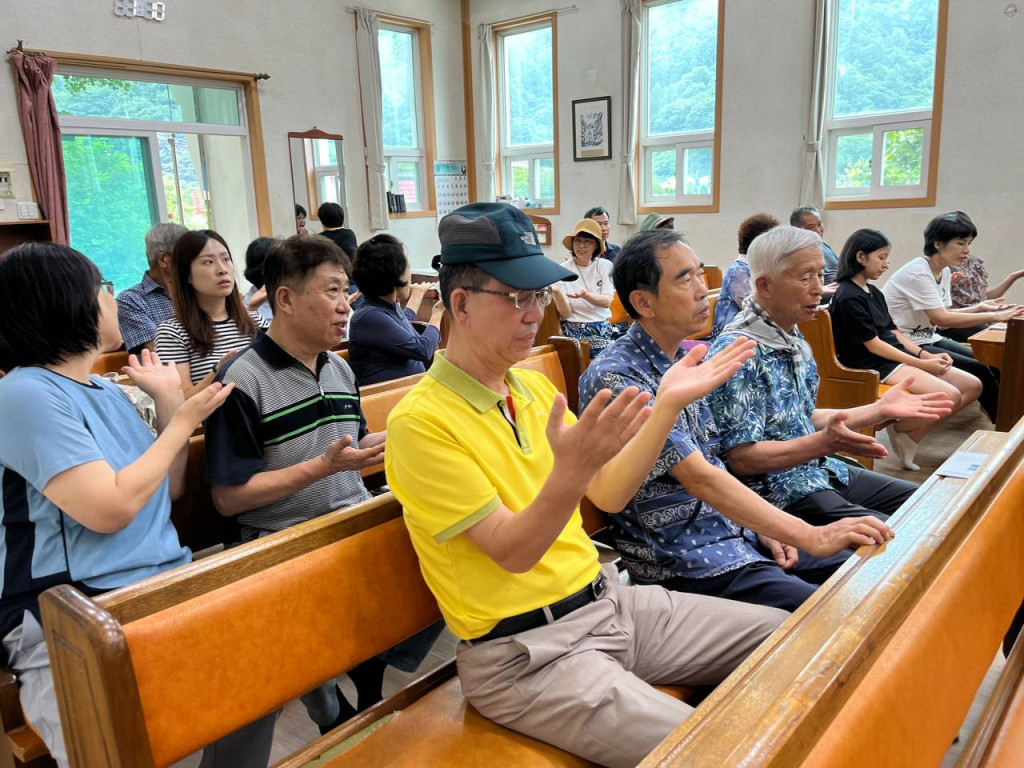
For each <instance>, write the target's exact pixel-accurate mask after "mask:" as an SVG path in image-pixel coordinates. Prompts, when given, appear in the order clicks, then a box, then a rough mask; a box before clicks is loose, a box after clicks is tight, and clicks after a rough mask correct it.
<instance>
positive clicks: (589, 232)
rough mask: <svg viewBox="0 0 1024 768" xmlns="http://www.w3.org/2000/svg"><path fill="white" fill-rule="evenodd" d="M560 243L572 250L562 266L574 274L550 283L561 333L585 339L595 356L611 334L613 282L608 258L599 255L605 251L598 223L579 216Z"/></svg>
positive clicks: (610, 338) (604, 345) (581, 339)
mask: <svg viewBox="0 0 1024 768" xmlns="http://www.w3.org/2000/svg"><path fill="white" fill-rule="evenodd" d="M562 245H564V246H565V248H566V249H567V250H568V251H569V253H571V254H572V256H571V258H568V259H566V260H565V261H564V262H562V266H563V267H565V268H566V269H568V270H569V271H570V272H573V273H574V274H575V275H577V280H576V281H571V282H568V283H562V282H557V283H555V284H554V285H553V286H552V288H554V290H555V293H554V298H555V307H556V309H558V314H559V315H560V316H561V318H562V333H564V334H565V335H566V336H569V337H571V338H574V339H579V340H580V341H585V342H587V343H588V344H589V345H590V355H591V357H597V355H599V354H600V353H601V350H603V349H604V348H605V347H607V346H608V344H609V343H611V341H612V339H613V338H614V337H613V335H612V324H611V323H610V322H609V321H610V320H611V316H612V312H611V309H610V307H611V305H612V297H613V296H614V295H615V286H614V285H613V284H612V269H611V266H612V265H611V262H610V261H608V260H607V259H601V258H598V257H599V256H600V255H601V254H602V253H604V240H602V239H601V226H600V225H599V224H598V223H597V222H596V221H594V220H593V219H581V220H580V221H578V222H576V226H575V227H573V231H572V233H571V234H568V235H566V236H565V237H564V238H562Z"/></svg>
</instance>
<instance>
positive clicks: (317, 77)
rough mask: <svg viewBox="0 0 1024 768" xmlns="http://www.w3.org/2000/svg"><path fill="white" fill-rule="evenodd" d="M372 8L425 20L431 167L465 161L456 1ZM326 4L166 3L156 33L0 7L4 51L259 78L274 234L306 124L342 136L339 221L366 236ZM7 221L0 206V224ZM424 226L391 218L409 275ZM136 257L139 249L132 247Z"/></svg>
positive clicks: (354, 117)
mask: <svg viewBox="0 0 1024 768" xmlns="http://www.w3.org/2000/svg"><path fill="white" fill-rule="evenodd" d="M367 5H372V6H373V7H376V8H377V9H378V10H383V11H387V12H389V13H393V14H398V15H404V16H409V17H414V18H417V19H421V20H424V21H429V22H433V27H432V30H431V37H432V48H433V65H434V67H433V69H434V71H433V84H434V98H435V103H436V105H437V112H438V115H437V126H436V129H437V154H438V158H439V159H464V158H465V156H466V151H465V128H464V121H463V108H462V104H463V95H462V58H461V51H462V48H461V39H462V38H461V27H460V16H459V3H458V1H457V0H377V2H375V3H367ZM345 7H346V4H344V3H341V2H327V1H326V0H305V1H303V2H298V0H288V1H287V2H273V3H259V4H254V3H248V2H244V1H243V0H222V2H219V3H212V2H208V0H206V1H204V0H175V2H172V3H168V8H167V18H166V20H165V21H163V22H161V23H156V22H152V21H144V20H142V19H132V20H126V19H122V18H118V17H116V16H114V15H113V4H112V3H110V2H109V1H108V0H55V1H54V2H46V3H36V2H26V1H24V0H21V1H19V2H14V1H13V0H4V2H3V4H2V9H0V17H2V18H3V24H2V28H3V31H4V39H3V40H2V41H0V43H2V44H3V45H4V46H5V48H6V47H10V46H11V45H13V44H14V43H15V41H16V39H18V38H22V39H24V41H25V46H26V47H28V48H35V49H48V50H57V51H65V52H72V53H90V54H98V55H105V56H115V57H123V58H136V59H141V60H146V61H155V62H162V63H171V64H184V65H188V66H195V67H209V68H215V69H227V70H235V71H242V72H266V73H268V74H269V75H270V79H269V80H264V81H261V82H260V85H259V90H260V106H261V112H262V118H263V136H264V149H265V152H266V160H267V180H268V184H269V189H270V198H271V215H272V220H273V227H274V233H275V234H281V235H288V234H291V233H293V232H294V212H293V208H292V206H293V201H292V192H291V179H290V168H289V160H288V140H287V133H288V131H304V130H308V129H310V128H312V127H313V126H314V125H316V126H318V127H319V128H320V129H322V130H325V131H329V132H332V133H340V134H342V135H343V136H344V137H345V166H346V173H347V179H346V187H347V190H346V191H347V195H348V203H349V205H348V211H347V221H346V223H347V224H349V225H350V226H352V228H353V229H354V230H355V231H356V235H357V236H358V238H359V239H360V240H363V239H365V238H367V237H369V236H370V235H371V234H372V233H371V231H370V229H369V215H368V210H367V194H366V175H365V165H364V164H363V152H362V147H363V139H362V118H361V113H360V107H359V79H358V71H357V65H356V49H355V17H354V16H353V14H351V13H348V12H346V11H345ZM15 103H16V101H15V87H14V79H13V77H0V166H3V165H8V164H9V165H13V167H14V170H15V173H16V179H15V181H16V184H17V186H18V191H19V193H20V194H19V196H20V197H21V199H23V200H24V199H31V198H30V197H29V196H28V195H27V183H28V166H27V164H26V159H25V150H24V144H23V142H22V137H21V127H20V124H19V123H18V117H17V112H16V109H15ZM16 218H17V209H16V207H15V206H14V205H12V204H8V205H7V206H6V210H3V211H0V221H3V220H11V219H16ZM436 226H437V225H436V221H435V220H434V219H432V218H431V219H407V220H395V221H394V222H393V226H392V228H391V231H392V232H393V233H394V234H396V235H397V236H398V237H400V238H401V239H403V240H404V241H405V242H406V244H407V245H408V247H409V252H410V256H411V258H412V261H413V264H414V266H421V265H427V264H429V262H430V258H431V257H432V256H433V254H435V253H437V252H438V248H439V244H438V241H437V236H436ZM139 245H140V249H141V246H142V244H141V243H140V244H139Z"/></svg>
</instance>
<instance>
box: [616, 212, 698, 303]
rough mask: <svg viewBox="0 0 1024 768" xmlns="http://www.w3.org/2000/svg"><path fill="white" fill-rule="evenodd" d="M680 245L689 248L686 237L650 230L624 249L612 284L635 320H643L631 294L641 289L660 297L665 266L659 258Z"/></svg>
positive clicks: (633, 237) (667, 231) (666, 230)
mask: <svg viewBox="0 0 1024 768" xmlns="http://www.w3.org/2000/svg"><path fill="white" fill-rule="evenodd" d="M676 243H682V244H683V245H685V244H686V240H685V239H684V238H683V235H682V234H681V233H679V232H676V231H675V230H674V229H660V228H658V227H655V228H654V229H647V230H644V231H642V232H637V233H636V234H635V235H633V236H632V237H631V238H629V240H627V241H626V244H625V245H623V246H622V250H621V251H619V255H618V256H616V257H615V262H614V263H613V264H612V282H613V283H615V293H617V294H618V295H619V301H621V302H622V306H623V308H624V309H625V310H626V312H628V313H629V316H630V317H632V318H633V319H636V318H637V317H639V314H638V313H637V311H636V309H634V308H633V304H632V303H631V302H630V300H629V294H631V293H632V292H633V291H635V290H637V289H640V290H644V291H650V292H651V293H653V294H654V295H655V296H657V295H658V283H659V282H660V281H661V264H660V262H659V261H658V254H659V252H660V251H661V250H662V249H664V248H671V247H672V246H673V245H675V244H676Z"/></svg>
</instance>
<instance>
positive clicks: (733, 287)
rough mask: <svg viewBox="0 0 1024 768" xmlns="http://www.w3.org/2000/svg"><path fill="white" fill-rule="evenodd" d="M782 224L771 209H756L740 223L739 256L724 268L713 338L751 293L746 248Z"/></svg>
mask: <svg viewBox="0 0 1024 768" xmlns="http://www.w3.org/2000/svg"><path fill="white" fill-rule="evenodd" d="M777 226H779V220H778V219H776V218H775V217H774V216H772V215H771V214H770V213H755V214H754V215H753V216H748V217H747V218H745V219H744V220H743V221H742V222H741V223H740V228H739V231H738V232H737V235H736V239H737V240H738V241H739V256H737V257H736V260H735V261H733V263H732V264H730V265H729V268H728V269H726V270H725V275H723V276H722V290H721V292H720V293H719V294H718V303H717V304H715V322H714V325H713V326H712V328H711V338H714V337H716V336H717V335H718V334H720V333H721V332H722V329H723V328H725V326H727V325H728V324H729V323H731V322H732V319H733V318H734V317H736V314H737V313H738V312H739V311H740V308H741V307H742V306H743V301H744V300H745V299H746V298H747V296H749V295H750V292H751V289H750V265H749V264H748V263H747V248H749V247H750V244H751V243H752V242H754V238H755V237H757V236H758V235H760V234H761V233H762V232H767V231H768V230H769V229H771V228H772V227H777Z"/></svg>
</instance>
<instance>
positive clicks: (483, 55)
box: [476, 24, 497, 202]
mask: <svg viewBox="0 0 1024 768" xmlns="http://www.w3.org/2000/svg"><path fill="white" fill-rule="evenodd" d="M477 38H478V39H479V41H480V144H481V146H482V147H483V152H482V153H481V158H482V160H483V171H484V172H483V173H482V174H480V182H479V183H478V184H477V190H476V192H477V197H476V199H477V200H483V201H485V202H493V201H494V198H495V188H494V161H495V158H496V156H497V149H496V147H497V142H496V141H495V136H494V112H495V109H496V107H495V103H494V87H495V82H494V33H493V29H492V28H491V25H490V24H481V25H480V26H479V27H478V28H477Z"/></svg>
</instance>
